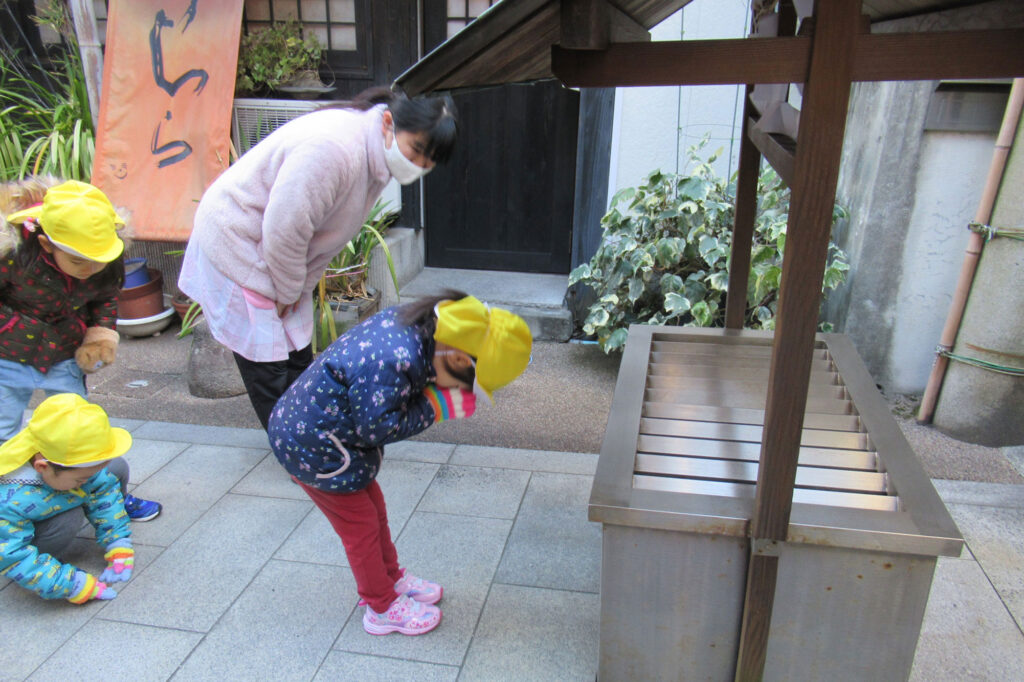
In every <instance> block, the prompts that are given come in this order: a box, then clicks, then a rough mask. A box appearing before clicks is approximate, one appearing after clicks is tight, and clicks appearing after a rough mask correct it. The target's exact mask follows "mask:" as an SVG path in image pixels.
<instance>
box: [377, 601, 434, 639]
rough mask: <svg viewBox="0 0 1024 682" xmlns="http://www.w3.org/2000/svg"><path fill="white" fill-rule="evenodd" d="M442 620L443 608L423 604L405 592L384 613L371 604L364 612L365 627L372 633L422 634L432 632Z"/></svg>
mask: <svg viewBox="0 0 1024 682" xmlns="http://www.w3.org/2000/svg"><path fill="white" fill-rule="evenodd" d="M440 622H441V609H439V608H437V607H436V606H431V605H430V604H422V603H420V602H418V601H416V600H414V599H413V598H412V597H409V596H408V595H405V594H400V595H398V599H396V600H395V601H393V602H391V606H389V607H388V610H387V611H385V612H384V613H377V612H375V611H374V610H373V609H371V608H370V607H369V606H367V607H366V612H365V613H364V614H363V629H364V630H366V631H367V632H369V633H370V634H371V635H386V634H388V633H389V632H401V633H402V634H403V635H422V634H423V633H425V632H430V631H431V630H433V629H434V628H436V627H437V625H438V623H440Z"/></svg>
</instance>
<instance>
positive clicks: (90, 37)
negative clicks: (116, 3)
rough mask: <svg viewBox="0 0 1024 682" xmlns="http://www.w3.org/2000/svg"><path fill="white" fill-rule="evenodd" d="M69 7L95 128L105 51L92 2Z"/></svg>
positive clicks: (78, 1) (78, 0)
mask: <svg viewBox="0 0 1024 682" xmlns="http://www.w3.org/2000/svg"><path fill="white" fill-rule="evenodd" d="M68 5H69V6H70V7H71V17H72V20H73V21H74V24H75V35H76V36H77V38H78V51H79V54H80V55H81V56H82V72H83V75H84V76H85V88H86V90H87V91H88V93H89V110H90V112H91V113H92V125H93V126H95V125H96V123H97V121H98V120H99V117H100V85H101V83H102V81H103V49H102V47H101V45H100V38H99V29H98V28H96V13H95V12H94V11H93V7H92V0H70V2H69V3H68Z"/></svg>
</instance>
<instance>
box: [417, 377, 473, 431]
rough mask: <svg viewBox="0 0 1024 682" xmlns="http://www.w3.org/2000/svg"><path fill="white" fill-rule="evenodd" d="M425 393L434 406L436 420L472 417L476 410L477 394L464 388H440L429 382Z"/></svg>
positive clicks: (424, 390)
mask: <svg viewBox="0 0 1024 682" xmlns="http://www.w3.org/2000/svg"><path fill="white" fill-rule="evenodd" d="M423 395H425V396H426V397H427V400H429V401H430V405H431V406H432V407H433V408H434V422H435V423H436V422H441V421H445V420H446V419H457V418H459V417H472V416H473V413H474V412H475V411H476V395H475V394H474V393H473V392H472V391H467V390H466V389H464V388H457V389H456V388H438V387H437V386H436V385H435V384H427V387H426V388H425V389H423Z"/></svg>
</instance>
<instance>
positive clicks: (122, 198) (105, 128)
mask: <svg viewBox="0 0 1024 682" xmlns="http://www.w3.org/2000/svg"><path fill="white" fill-rule="evenodd" d="M242 3H243V0H203V1H200V0H159V2H156V1H154V0H111V2H110V4H109V7H108V16H107V45H106V50H105V52H104V65H103V90H102V93H101V96H100V116H99V122H98V124H97V126H96V157H95V161H94V162H93V171H92V173H93V174H92V183H93V184H94V185H96V186H97V187H99V188H100V189H102V190H103V191H104V192H106V194H107V196H109V197H110V200H111V202H112V203H113V204H114V205H115V206H118V207H124V208H127V209H129V210H130V212H131V224H132V227H133V232H134V236H135V237H136V238H137V239H148V240H154V241H185V240H187V239H188V236H189V234H191V232H192V219H193V217H194V216H195V212H196V205H197V203H198V202H199V198H200V197H201V196H202V195H203V191H204V190H205V189H206V188H207V187H208V186H209V185H210V183H211V182H213V180H214V179H215V178H216V177H217V176H218V175H219V174H220V173H221V171H223V170H224V169H225V168H227V166H228V146H229V142H230V138H231V133H230V128H231V103H232V99H233V96H234V85H235V64H236V62H237V59H238V37H239V28H240V26H241V21H242Z"/></svg>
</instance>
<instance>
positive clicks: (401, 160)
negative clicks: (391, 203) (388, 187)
mask: <svg viewBox="0 0 1024 682" xmlns="http://www.w3.org/2000/svg"><path fill="white" fill-rule="evenodd" d="M391 130H392V133H391V146H390V147H388V143H387V140H386V139H385V140H384V161H385V162H386V163H387V165H388V170H389V171H391V177H393V178H394V179H395V180H398V182H399V184H402V185H411V184H412V183H414V182H416V181H417V180H419V179H420V178H422V177H423V176H424V175H426V174H427V173H429V172H430V170H431V169H430V168H422V167H420V166H417V165H416V164H415V163H413V162H412V161H410V160H409V159H407V158H406V157H405V154H403V153H402V150H401V149H399V148H398V137H397V135H395V133H394V128H392V129H391Z"/></svg>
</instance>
